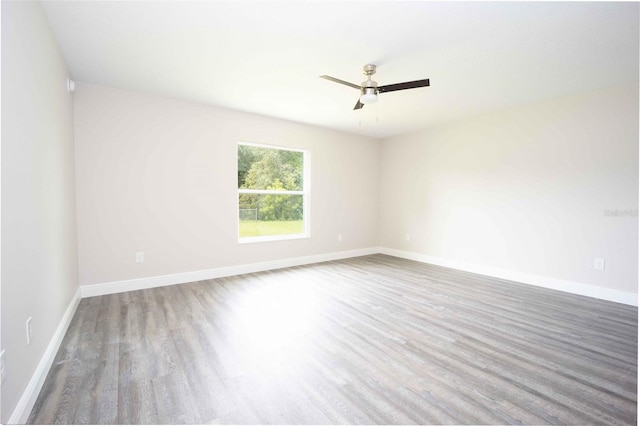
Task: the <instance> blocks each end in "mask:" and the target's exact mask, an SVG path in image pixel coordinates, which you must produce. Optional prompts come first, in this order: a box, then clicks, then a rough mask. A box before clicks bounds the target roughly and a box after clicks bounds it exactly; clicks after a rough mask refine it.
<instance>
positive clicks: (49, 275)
mask: <svg viewBox="0 0 640 426" xmlns="http://www.w3.org/2000/svg"><path fill="white" fill-rule="evenodd" d="M68 76H69V73H68V71H67V67H66V65H65V62H64V59H63V58H62V55H61V53H60V51H59V50H58V48H57V45H56V43H55V39H54V37H53V34H52V33H51V31H50V30H49V26H48V23H47V21H46V19H45V16H44V13H43V11H42V7H41V5H40V4H39V3H35V2H6V1H3V2H2V349H5V350H6V371H7V378H6V381H5V382H3V383H2V416H1V421H2V423H6V422H8V420H9V418H10V416H11V415H12V413H13V412H14V411H15V409H16V406H17V404H18V400H19V399H20V398H21V396H22V395H23V394H24V392H25V389H26V388H27V385H28V384H29V382H30V380H31V378H32V376H33V375H34V372H35V370H36V367H37V366H38V364H39V362H40V360H41V359H42V358H43V354H44V353H45V350H46V348H47V346H48V344H49V342H50V341H51V339H52V337H53V335H54V333H55V331H56V327H57V326H58V325H59V324H60V322H61V320H62V317H63V315H64V313H65V310H66V309H67V307H68V306H69V305H70V302H71V301H72V299H73V296H74V294H75V293H76V290H77V288H78V272H77V246H76V223H75V192H74V157H73V104H72V96H71V95H70V94H68V93H67V91H66V79H67V77H68ZM30 316H31V317H33V320H32V333H33V339H32V342H31V344H30V345H27V344H26V332H25V321H26V320H27V318H28V317H30Z"/></svg>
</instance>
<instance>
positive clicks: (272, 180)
mask: <svg viewBox="0 0 640 426" xmlns="http://www.w3.org/2000/svg"><path fill="white" fill-rule="evenodd" d="M308 176H309V167H308V153H307V152H306V151H303V150H296V149H285V148H276V147H270V146H265V145H256V144H250V143H239V144H238V235H239V241H240V242H241V243H246V242H258V241H274V240H281V239H290V238H304V237H308V236H309V226H308V214H307V211H308V204H309V177H308Z"/></svg>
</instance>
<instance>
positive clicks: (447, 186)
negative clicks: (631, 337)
mask: <svg viewBox="0 0 640 426" xmlns="http://www.w3.org/2000/svg"><path fill="white" fill-rule="evenodd" d="M381 158H382V163H381V164H382V168H381V177H380V179H381V198H380V200H381V204H380V205H381V208H380V230H381V235H380V238H381V245H382V246H384V247H388V248H392V249H395V250H402V251H405V252H409V253H418V254H422V255H426V256H430V257H433V258H435V259H439V260H443V261H444V262H443V263H447V262H449V263H450V264H455V263H459V264H469V265H480V266H483V267H489V268H495V269H496V270H503V271H518V272H519V273H525V274H533V275H536V276H541V277H549V278H553V279H558V280H566V281H570V282H576V283H582V284H587V285H593V286H599V287H603V288H606V289H613V290H619V291H624V292H630V293H637V292H638V263H637V262H638V217H637V209H638V87H637V85H636V86H631V87H621V88H616V89H611V90H608V91H602V92H597V93H588V94H583V95H580V96H574V97H568V98H564V99H557V100H553V101H549V102H543V103H538V104H535V105H529V106H524V107H520V108H515V109H511V110H508V111H503V112H497V113H492V114H488V115H483V116H481V117H476V118H474V119H468V120H465V121H461V122H457V123H453V124H449V125H443V126H440V127H438V128H433V129H429V130H425V131H422V132H418V133H414V134H410V135H406V136H400V137H396V138H392V139H389V140H386V141H384V143H383V145H382V148H381ZM616 209H617V210H619V211H623V212H625V213H623V214H627V213H628V214H631V215H630V216H622V217H619V216H618V217H613V216H607V214H606V211H607V210H616ZM407 233H408V234H410V235H409V237H410V240H409V241H407V240H406V234H407ZM594 258H604V259H606V269H605V271H604V272H603V271H598V270H594V268H593V263H594Z"/></svg>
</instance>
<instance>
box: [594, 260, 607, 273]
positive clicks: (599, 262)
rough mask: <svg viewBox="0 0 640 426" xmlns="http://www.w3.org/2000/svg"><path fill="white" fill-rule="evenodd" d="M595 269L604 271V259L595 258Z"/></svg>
mask: <svg viewBox="0 0 640 426" xmlns="http://www.w3.org/2000/svg"><path fill="white" fill-rule="evenodd" d="M593 269H597V270H599V271H604V259H601V258H599V257H596V258H595V259H593Z"/></svg>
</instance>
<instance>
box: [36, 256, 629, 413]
mask: <svg viewBox="0 0 640 426" xmlns="http://www.w3.org/2000/svg"><path fill="white" fill-rule="evenodd" d="M637 324H638V310H637V308H635V307H631V306H626V305H621V304H616V303H611V302H605V301H600V300H596V299H591V298H586V297H581V296H575V295H569V294H566V293H561V292H556V291H551V290H546V289H541V288H536V287H532V286H528V285H522V284H517V283H513V282H507V281H503V280H498V279H492V278H487V277H482V276H479V275H474V274H470V273H464V272H459V271H454V270H451V269H447V268H442V267H436V266H429V265H425V264H421V263H417V262H412V261H407V260H403V259H398V258H393V257H389V256H384V255H373V256H365V257H360V258H354V259H348V260H343V261H336V262H327V263H321V264H315V265H308V266H301V267H295V268H288V269H281V270H277V271H270V272H263V273H255V274H247V275H242V276H237V277H230V278H224V279H216V280H210V281H201V282H197V283H191V284H185V285H177V286H169V287H162V288H156V289H150V290H141V291H134V292H128V293H121V294H114V295H108V296H100V297H93V298H88V299H83V300H82V301H81V302H80V305H79V307H78V310H77V312H76V314H75V316H74V318H73V321H72V323H71V325H70V327H69V330H68V332H67V334H66V336H65V338H64V341H63V343H62V346H61V348H60V350H59V352H58V354H57V357H56V360H55V362H54V365H53V367H52V369H51V371H50V372H49V375H48V377H47V379H46V382H45V384H44V386H43V389H42V391H41V393H40V395H39V397H38V400H37V401H36V404H35V406H34V409H33V411H32V413H31V416H30V418H29V422H30V423H34V424H42V423H56V424H61V423H76V424H77V423H83V424H86V423H91V424H104V423H138V424H145V423H146V424H149V423H153V424H157V423H161V424H168V423H172V424H176V423H191V424H193V423H217V424H220V423H227V424H229V423H233V424H255V423H263V424H265V423H280V424H283V423H286V424H350V423H354V424H355V423H357V424H362V423H367V424H382V423H384V424H415V423H419V424H598V425H607V424H611V425H614V424H636V414H637V386H636V385H637V383H636V382H637V342H638V335H637V333H638V325H637Z"/></svg>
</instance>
